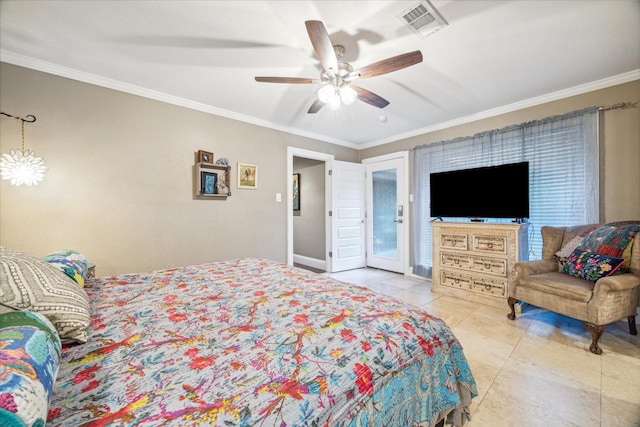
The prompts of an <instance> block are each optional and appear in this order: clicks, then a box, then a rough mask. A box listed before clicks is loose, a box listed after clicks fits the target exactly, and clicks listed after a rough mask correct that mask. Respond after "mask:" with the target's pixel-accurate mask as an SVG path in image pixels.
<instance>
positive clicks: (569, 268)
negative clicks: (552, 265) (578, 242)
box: [561, 249, 624, 283]
mask: <svg viewBox="0 0 640 427" xmlns="http://www.w3.org/2000/svg"><path fill="white" fill-rule="evenodd" d="M623 262H624V258H616V257H612V256H607V255H598V254H594V253H591V252H586V251H582V250H580V249H576V250H575V251H573V253H572V254H571V255H570V256H569V258H567V262H565V263H564V265H563V266H562V269H561V272H562V273H565V274H568V275H570V276H575V277H579V278H581V279H584V280H588V281H590V282H593V283H595V282H597V281H598V279H600V278H602V277H606V276H610V275H612V274H613V273H615V271H616V270H617V269H618V268H620V266H621V265H622V263H623Z"/></svg>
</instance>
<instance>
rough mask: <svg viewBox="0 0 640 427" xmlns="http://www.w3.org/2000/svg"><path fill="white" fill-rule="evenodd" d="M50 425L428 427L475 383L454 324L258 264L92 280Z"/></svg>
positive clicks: (462, 401)
mask: <svg viewBox="0 0 640 427" xmlns="http://www.w3.org/2000/svg"><path fill="white" fill-rule="evenodd" d="M85 289H86V290H87V293H88V295H89V299H90V302H91V312H92V313H91V316H92V319H91V325H90V327H89V330H88V332H89V337H90V338H89V341H88V342H87V343H84V344H78V345H73V346H65V347H64V348H63V350H62V361H61V364H60V369H59V372H58V377H57V381H56V384H55V389H54V391H53V397H52V401H51V404H50V407H49V417H48V418H49V419H48V422H47V425H48V426H74V427H75V426H81V425H88V426H116V425H118V426H120V425H129V426H165V425H171V426H180V427H183V426H270V427H271V426H275V427H285V426H318V427H321V426H344V427H346V426H402V427H406V426H431V425H434V424H435V423H436V422H439V421H441V420H442V419H443V418H446V417H447V416H449V420H450V421H455V425H462V424H464V422H465V421H466V419H467V415H468V406H469V404H470V401H471V398H472V397H474V396H475V395H476V394H477V391H476V384H475V382H474V379H473V376H472V373H471V371H470V369H469V366H468V364H467V361H466V359H465V356H464V354H463V349H462V347H461V345H460V343H459V342H458V340H457V339H456V338H455V337H454V335H453V334H452V332H451V330H450V329H449V327H448V326H447V325H446V324H445V323H444V322H443V321H442V320H440V319H438V318H436V317H433V316H431V315H429V314H428V313H426V312H425V311H423V310H421V309H419V308H417V307H414V306H412V305H408V304H405V303H403V302H401V301H399V300H397V299H395V298H391V297H388V296H384V295H380V294H377V293H374V292H372V291H370V290H368V289H366V288H362V287H358V286H354V285H350V284H346V283H342V282H339V281H336V280H333V279H331V278H329V277H327V276H324V275H319V274H314V273H311V272H308V271H306V270H302V269H299V268H295V267H290V266H287V265H283V264H279V263H275V262H272V261H267V260H263V259H240V260H232V261H223V262H215V263H209V264H203V265H198V266H189V267H182V268H175V269H170V270H163V271H156V272H152V273H146V274H125V275H118V276H112V277H102V278H97V279H93V280H89V281H88V282H87V284H86V286H85Z"/></svg>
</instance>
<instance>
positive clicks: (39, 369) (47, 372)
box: [0, 311, 61, 427]
mask: <svg viewBox="0 0 640 427" xmlns="http://www.w3.org/2000/svg"><path fill="white" fill-rule="evenodd" d="M60 348H61V344H60V338H59V336H58V333H57V332H56V329H55V327H54V326H53V325H52V324H51V323H50V322H49V321H48V320H47V318H46V317H44V316H43V315H41V314H38V313H32V312H29V311H15V312H10V313H3V314H0V374H1V375H0V426H28V427H42V426H44V425H45V422H46V419H47V409H48V406H49V402H50V400H51V393H52V391H53V385H54V383H55V380H56V376H57V373H58V367H59V365H60Z"/></svg>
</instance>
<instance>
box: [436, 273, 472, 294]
mask: <svg viewBox="0 0 640 427" xmlns="http://www.w3.org/2000/svg"><path fill="white" fill-rule="evenodd" d="M440 285H441V286H449V287H451V288H461V289H467V290H468V289H471V286H472V280H471V276H470V275H468V274H463V273H462V274H461V273H458V272H453V271H446V270H445V271H441V272H440Z"/></svg>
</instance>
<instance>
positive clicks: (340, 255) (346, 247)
mask: <svg viewBox="0 0 640 427" xmlns="http://www.w3.org/2000/svg"><path fill="white" fill-rule="evenodd" d="M364 169H365V168H364V165H362V164H360V163H349V162H341V161H337V160H334V161H333V167H332V175H331V177H332V184H331V186H332V188H333V191H332V203H331V205H332V216H331V219H332V220H331V229H332V233H333V236H332V239H331V240H332V251H331V255H332V257H331V260H332V262H331V272H336V271H344V270H352V269H354V268H362V267H365V266H366V247H365V206H366V204H365V173H364Z"/></svg>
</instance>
